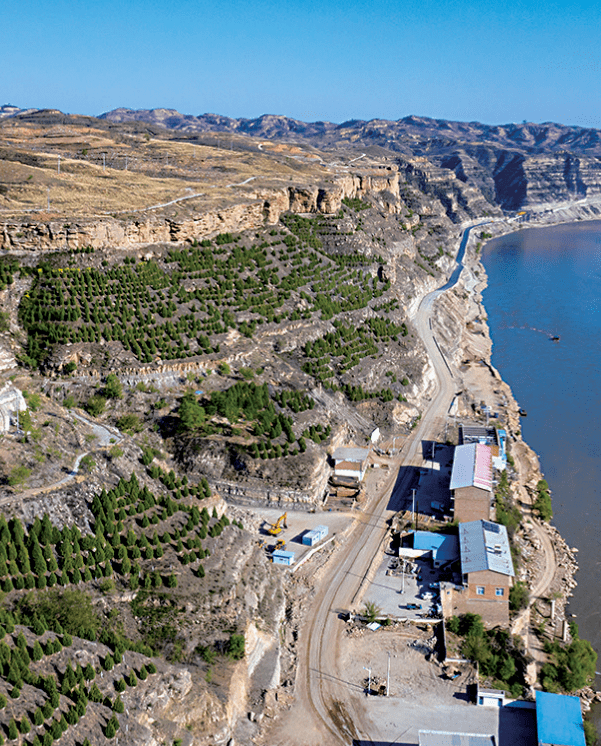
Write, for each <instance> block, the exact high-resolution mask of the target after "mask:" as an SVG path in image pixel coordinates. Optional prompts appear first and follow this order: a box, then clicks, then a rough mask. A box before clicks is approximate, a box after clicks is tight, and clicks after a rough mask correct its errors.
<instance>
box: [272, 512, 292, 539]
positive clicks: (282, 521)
mask: <svg viewBox="0 0 601 746" xmlns="http://www.w3.org/2000/svg"><path fill="white" fill-rule="evenodd" d="M287 517H288V513H284V515H281V516H280V517H279V518H278V519H277V521H276V522H275V523H268V525H269V528H268V529H267V533H268V534H271V535H272V536H277V535H278V534H281V533H282V531H283V530H284V529H285V528H288V524H287V523H286V518H287Z"/></svg>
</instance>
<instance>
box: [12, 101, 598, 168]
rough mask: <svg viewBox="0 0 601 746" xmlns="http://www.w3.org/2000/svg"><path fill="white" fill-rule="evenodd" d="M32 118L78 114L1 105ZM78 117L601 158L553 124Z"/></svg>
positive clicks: (588, 141)
mask: <svg viewBox="0 0 601 746" xmlns="http://www.w3.org/2000/svg"><path fill="white" fill-rule="evenodd" d="M27 115H29V116H31V115H37V116H36V117H35V118H36V119H37V118H38V117H39V116H40V115H45V117H53V116H54V117H57V118H64V117H67V118H69V119H70V120H71V121H73V115H65V114H63V113H62V112H60V111H58V110H56V109H20V108H19V107H17V106H12V105H8V104H7V105H5V106H1V107H0V119H3V118H7V117H15V116H21V117H22V116H27ZM75 119H76V120H80V119H85V120H88V121H89V120H90V119H100V120H104V121H106V122H112V123H124V122H137V123H142V124H147V125H150V126H153V127H164V128H166V129H171V130H177V131H180V132H182V133H187V134H194V133H209V132H223V133H227V132H231V133H238V134H243V135H250V136H253V137H264V138H265V139H270V140H278V139H285V140H302V141H306V142H311V143H313V144H314V145H316V146H322V147H323V146H329V147H332V146H334V147H335V146H336V144H340V143H344V145H345V146H347V145H348V144H351V143H355V144H357V146H359V147H370V146H376V147H381V148H385V149H386V150H393V151H396V152H400V153H405V154H407V155H426V156H432V155H437V154H438V155H443V154H445V153H449V152H450V151H454V150H456V149H457V147H462V146H470V147H469V150H470V151H472V152H474V148H477V147H478V146H494V147H495V149H496V148H503V149H508V150H513V151H517V152H520V153H523V154H528V155H533V154H537V153H551V152H570V153H582V154H585V155H588V156H591V155H601V130H597V129H593V128H584V127H573V126H568V125H563V124H555V123H553V122H544V123H543V124H533V123H528V122H524V123H522V124H502V125H488V124H481V123H479V122H452V121H447V120H445V119H430V118H428V117H417V116H408V117H404V118H403V119H399V120H397V121H390V120H386V119H372V120H370V121H363V120H358V119H357V120H350V121H348V122H343V123H342V124H335V123H333V122H302V121H300V120H298V119H291V118H290V117H285V116H279V115H273V114H264V115H263V116H260V117H257V118H256V119H245V118H241V119H232V118H230V117H225V116H221V115H219V114H201V115H199V116H194V115H192V114H181V113H180V112H179V111H176V110H175V109H127V108H119V109H113V110H112V111H109V112H106V113H105V114H101V115H100V116H99V117H97V118H94V117H82V116H81V115H80V116H78V115H75Z"/></svg>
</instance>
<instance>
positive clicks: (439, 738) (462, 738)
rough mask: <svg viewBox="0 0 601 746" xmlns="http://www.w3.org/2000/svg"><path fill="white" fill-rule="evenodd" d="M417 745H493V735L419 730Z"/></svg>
mask: <svg viewBox="0 0 601 746" xmlns="http://www.w3.org/2000/svg"><path fill="white" fill-rule="evenodd" d="M419 746H495V737H494V736H492V735H490V736H488V735H484V734H481V733H451V732H448V731H442V730H420V732H419Z"/></svg>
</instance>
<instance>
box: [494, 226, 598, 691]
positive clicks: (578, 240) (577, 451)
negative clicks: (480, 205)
mask: <svg viewBox="0 0 601 746" xmlns="http://www.w3.org/2000/svg"><path fill="white" fill-rule="evenodd" d="M482 261H483V263H484V266H485V268H486V271H487V273H488V287H487V289H486V290H485V291H484V293H483V298H484V305H485V307H486V312H487V314H488V323H489V326H490V333H491V337H492V340H493V356H492V363H493V365H494V366H495V367H496V368H497V370H498V371H499V373H500V374H501V376H502V377H503V379H504V380H505V381H506V382H507V383H508V384H509V385H510V386H511V389H512V391H513V393H514V396H515V398H516V399H517V401H518V403H519V405H520V406H521V407H523V408H524V409H525V410H526V411H527V415H528V416H527V417H525V418H523V419H522V433H523V437H524V440H525V441H526V442H527V443H528V444H529V445H530V446H531V447H532V448H533V449H534V450H535V451H536V453H537V454H538V456H539V458H540V462H541V467H542V471H543V473H544V475H545V478H546V479H547V481H548V483H549V487H550V488H551V491H552V498H553V511H554V518H553V523H554V525H555V526H557V528H558V529H559V532H560V533H561V535H562V536H563V537H564V539H565V540H566V541H567V542H568V544H569V545H570V546H572V547H577V548H578V549H579V552H578V554H577V559H578V563H579V565H580V570H579V572H578V574H577V576H576V580H577V582H578V587H577V589H576V590H575V593H574V596H573V597H572V600H571V602H570V605H569V612H570V613H572V614H575V615H576V621H577V623H578V625H579V630H580V636H581V637H583V638H585V639H588V640H590V642H591V643H592V645H593V647H594V648H595V650H596V651H597V653H599V655H600V657H599V662H598V664H597V670H601V623H600V622H601V616H600V613H601V611H600V604H599V602H600V595H601V594H600V591H601V222H587V223H575V224H567V225H560V226H553V227H549V228H537V229H526V230H520V231H518V232H516V233H513V234H510V235H507V236H503V237H501V238H498V239H494V240H492V241H490V242H489V243H488V244H487V245H486V246H485V248H484V252H483V257H482ZM551 336H559V337H560V341H559V342H553V341H551V340H550V337H551ZM598 683H599V679H598V680H597V684H598Z"/></svg>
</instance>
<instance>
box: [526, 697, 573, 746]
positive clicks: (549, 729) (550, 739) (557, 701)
mask: <svg viewBox="0 0 601 746" xmlns="http://www.w3.org/2000/svg"><path fill="white" fill-rule="evenodd" d="M536 729H537V731H538V742H539V744H553V746H584V744H585V739H584V726H583V724H582V710H581V708H580V699H579V698H578V697H569V696H567V695H566V694H551V693H550V692H538V691H537V692H536Z"/></svg>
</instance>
